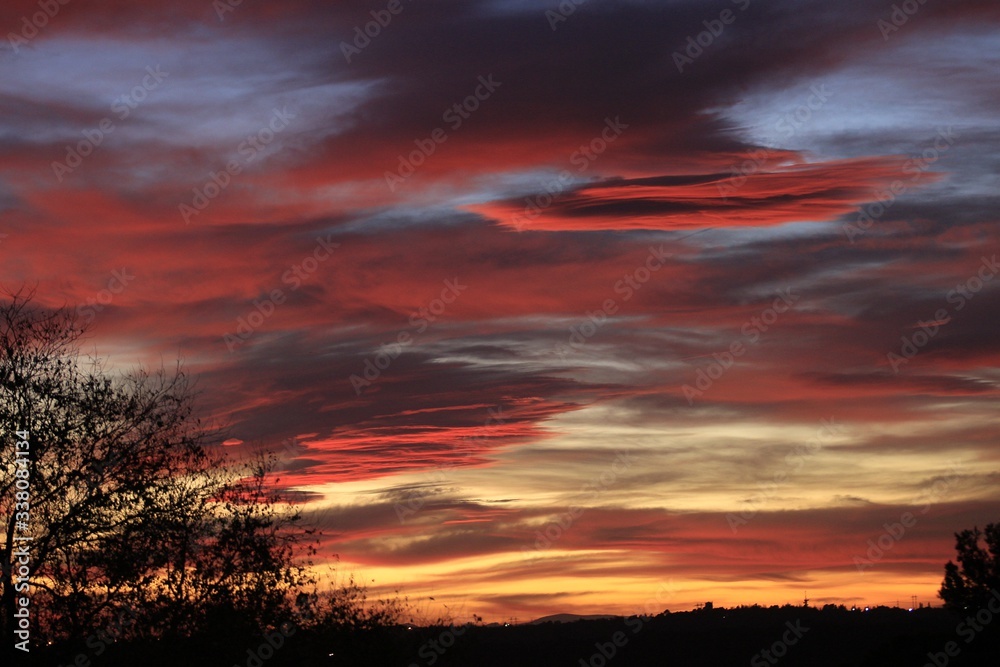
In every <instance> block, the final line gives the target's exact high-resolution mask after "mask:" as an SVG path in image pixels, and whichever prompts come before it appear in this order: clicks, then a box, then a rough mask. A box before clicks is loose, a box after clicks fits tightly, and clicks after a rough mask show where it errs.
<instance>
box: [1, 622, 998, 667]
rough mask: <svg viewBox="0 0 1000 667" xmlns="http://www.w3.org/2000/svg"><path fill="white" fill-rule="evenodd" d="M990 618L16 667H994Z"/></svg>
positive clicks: (539, 631)
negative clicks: (738, 666)
mask: <svg viewBox="0 0 1000 667" xmlns="http://www.w3.org/2000/svg"><path fill="white" fill-rule="evenodd" d="M987 613H990V612H988V611H987ZM992 616H993V615H992V614H991V613H990V618H986V615H985V614H982V613H981V615H980V618H979V620H978V621H977V620H976V619H975V617H974V616H973V618H972V619H971V622H970V620H969V619H968V618H966V617H963V616H960V615H956V614H952V613H950V612H946V611H944V610H942V609H918V610H915V611H913V612H908V611H906V610H901V609H882V608H880V609H873V610H872V611H869V612H861V611H853V612H852V611H848V610H837V609H827V610H822V611H821V610H817V609H812V608H803V607H784V608H781V609H777V608H772V609H760V608H744V609H728V610H727V609H714V610H709V611H697V612H686V613H674V614H666V615H661V616H657V617H655V618H649V617H647V618H638V617H632V618H625V619H607V620H598V621H578V622H575V623H562V624H557V623H546V624H542V625H519V626H512V627H495V626H494V627H481V626H467V627H455V628H446V627H437V628H413V629H407V628H406V627H393V628H387V629H384V630H382V631H378V632H373V633H369V634H364V635H353V636H327V637H319V636H315V635H310V634H307V633H306V632H304V631H300V632H294V631H293V632H292V634H291V635H289V636H286V637H281V636H280V635H272V637H271V644H272V645H277V648H272V646H270V645H268V642H267V641H266V640H265V638H263V637H256V638H241V637H236V636H217V637H208V638H205V639H203V640H198V641H188V642H184V643H170V644H166V643H164V644H162V645H157V646H154V647H150V646H123V645H120V644H115V645H111V646H108V647H107V648H105V649H104V650H102V651H101V652H100V654H99V655H96V654H95V653H96V651H95V650H94V648H93V646H96V645H97V644H96V643H95V642H93V641H92V642H91V644H92V647H91V648H88V647H87V646H86V645H85V644H84V643H81V644H80V645H78V646H76V647H72V648H70V647H67V648H64V649H63V650H60V651H58V652H57V653H56V652H52V651H51V649H50V652H49V653H48V654H39V653H38V652H33V655H32V660H31V661H30V662H24V661H18V662H23V664H38V665H46V666H47V667H57V666H59V665H67V666H68V665H75V666H78V667H112V666H113V667H118V666H119V665H128V666H130V667H131V666H133V665H137V666H139V667H159V666H161V665H162V666H167V665H169V666H170V667H177V666H179V665H194V666H200V665H211V666H213V667H235V666H238V667H279V666H284V665H295V666H301V667H311V666H313V665H323V666H326V667H339V666H343V665H359V666H372V667H381V666H383V665H384V666H386V667H425V666H426V667H431V666H436V667H448V666H452V665H461V666H466V667H490V666H493V665H496V666H501V665H502V666H504V667H522V666H523V667H531V666H534V665H538V666H544V667H559V666H561V665H565V666H566V667H588V666H589V667H618V666H619V665H620V666H621V667H626V666H628V667H631V666H636V667H641V666H645V665H655V666H656V667H663V666H672V665H685V666H687V665H693V666H700V665H725V666H728V665H750V666H751V667H763V666H767V665H779V664H780V665H782V666H783V667H784V666H787V667H792V666H793V665H808V666H811V667H822V666H831V667H832V666H837V667H861V666H866V667H867V666H872V667H883V666H894V665H907V666H912V667H923V666H924V665H930V666H931V667H944V666H945V665H957V666H968V665H977V666H979V665H981V666H983V667H997V666H1000V618H997V619H995V620H994V619H993V618H992ZM765 651H766V653H765ZM949 652H950V653H951V655H949ZM331 654H332V655H331ZM80 655H83V656H84V657H83V658H81V657H80ZM15 664H17V663H15Z"/></svg>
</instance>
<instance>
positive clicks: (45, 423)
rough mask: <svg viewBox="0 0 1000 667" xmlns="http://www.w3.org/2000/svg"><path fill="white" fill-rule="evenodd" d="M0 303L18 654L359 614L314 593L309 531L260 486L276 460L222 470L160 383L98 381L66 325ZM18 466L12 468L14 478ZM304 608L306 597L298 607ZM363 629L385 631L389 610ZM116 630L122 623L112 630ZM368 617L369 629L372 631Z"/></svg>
mask: <svg viewBox="0 0 1000 667" xmlns="http://www.w3.org/2000/svg"><path fill="white" fill-rule="evenodd" d="M7 297H8V299H7V300H5V301H4V302H2V303H0V448H2V450H0V451H2V456H0V521H2V524H3V532H2V533H0V629H2V633H0V634H2V637H3V641H4V643H5V645H6V646H7V647H11V646H13V644H14V641H15V639H14V638H15V632H14V631H15V629H16V619H15V617H14V613H15V610H16V606H15V597H16V595H15V593H17V596H20V595H22V593H20V592H16V591H15V584H16V574H15V573H16V572H17V568H18V564H17V560H18V555H17V554H16V552H15V550H16V548H17V546H16V542H15V540H14V536H15V533H16V534H18V535H25V534H28V535H30V536H31V537H32V541H31V543H30V545H31V546H30V564H29V569H30V579H31V584H32V587H31V598H30V600H31V602H30V609H31V612H32V616H31V643H32V645H44V644H46V643H48V642H63V641H77V642H79V641H80V640H81V639H82V638H84V637H87V636H88V635H90V634H92V633H93V632H94V631H95V630H98V629H102V628H108V627H115V628H116V629H117V631H118V635H117V638H119V639H125V640H142V641H146V640H158V639H171V638H176V637H192V636H195V635H199V634H200V635H202V636H205V635H211V634H214V635H216V636H220V637H230V638H233V639H234V640H236V641H238V640H237V639H236V638H237V637H240V636H241V635H242V636H250V635H254V634H258V633H260V632H262V631H266V630H272V629H274V628H277V627H279V626H280V625H281V624H283V623H288V622H293V623H295V624H296V625H300V626H301V625H310V626H314V627H323V626H325V625H329V624H331V623H335V622H336V621H337V620H338V619H340V618H348V619H350V618H352V615H359V614H362V613H363V611H362V609H361V606H360V604H361V602H363V601H364V591H363V590H362V589H359V588H357V587H348V588H347V589H345V590H342V591H332V592H327V593H325V597H324V594H323V593H320V592H319V591H318V589H317V586H316V585H317V580H316V578H315V577H314V576H313V575H312V574H311V569H310V567H311V565H312V563H311V562H310V558H311V557H312V556H313V555H314V554H315V553H316V542H317V538H318V534H317V533H316V532H315V531H311V530H302V529H299V528H297V522H298V520H299V518H300V516H299V513H298V511H296V510H295V509H294V506H291V505H289V504H287V503H284V502H282V500H283V499H282V498H281V497H280V496H279V494H278V492H277V491H275V488H277V482H278V480H276V479H272V476H271V474H270V473H271V472H272V471H273V469H274V467H275V461H276V458H275V457H274V456H273V455H267V454H258V455H256V456H255V457H253V458H251V459H250V460H249V461H242V462H240V461H234V460H231V459H229V458H227V457H225V456H223V455H222V454H221V451H222V448H221V447H220V446H219V443H221V441H222V439H223V436H222V434H221V433H219V432H218V431H216V430H213V429H210V428H208V427H206V426H205V425H204V424H203V423H202V422H201V421H200V420H199V419H197V418H196V417H195V411H194V408H195V405H194V399H195V393H194V391H193V389H192V383H191V381H190V379H189V377H188V376H187V375H186V374H185V373H184V372H183V371H182V370H181V368H180V367H179V366H178V367H177V369H175V370H174V371H173V372H167V371H165V370H161V371H158V372H154V373H149V372H146V371H144V370H138V371H133V372H128V373H118V374H111V373H108V372H106V371H105V365H104V364H103V363H102V362H101V361H100V360H99V359H93V358H88V359H84V358H81V355H80V345H81V341H82V337H83V335H84V333H85V330H84V327H83V326H81V325H80V324H79V320H78V318H77V317H76V316H75V313H73V312H72V311H70V310H68V309H65V308H63V309H46V308H42V307H39V306H37V305H36V304H35V303H34V302H33V299H34V293H33V291H32V290H27V289H25V288H22V289H21V290H19V291H17V292H13V293H8V294H7ZM18 431H21V432H23V431H28V433H29V434H30V435H29V442H30V459H29V461H30V462H29V472H30V520H29V522H28V525H27V526H18V525H17V521H16V520H15V517H16V511H15V510H16V502H15V497H16V496H15V490H16V482H17V478H16V473H17V464H16V461H15V455H14V444H15V441H16V439H15V433H16V432H18ZM22 467H23V466H22ZM303 596H304V597H303ZM384 609H385V610H386V611H385V613H383V614H381V615H379V614H376V615H375V616H374V617H371V618H369V617H363V618H366V619H368V620H372V618H373V619H374V621H377V622H386V623H387V622H390V621H391V620H392V618H393V613H394V612H395V609H396V607H393V606H392V605H390V606H388V607H386V608H384ZM123 618H126V619H127V621H128V622H126V623H123V622H122V621H121V619H123ZM374 621H373V622H374Z"/></svg>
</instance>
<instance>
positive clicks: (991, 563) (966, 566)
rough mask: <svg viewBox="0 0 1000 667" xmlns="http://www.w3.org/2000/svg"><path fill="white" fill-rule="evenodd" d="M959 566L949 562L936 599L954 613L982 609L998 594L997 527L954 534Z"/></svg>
mask: <svg viewBox="0 0 1000 667" xmlns="http://www.w3.org/2000/svg"><path fill="white" fill-rule="evenodd" d="M955 551H956V552H958V564H955V563H954V562H953V561H948V563H947V565H945V566H944V581H943V582H942V584H941V590H940V591H939V592H938V595H939V596H940V597H941V599H942V600H944V603H945V607H948V608H949V609H954V610H963V609H977V608H980V607H982V606H983V605H984V604H986V602H987V601H988V600H989V599H990V597H991V596H992V593H993V591H997V590H1000V523H991V524H989V525H987V526H986V529H985V530H983V531H980V530H979V527H978V526H976V527H973V528H972V529H971V530H963V531H961V532H959V533H955Z"/></svg>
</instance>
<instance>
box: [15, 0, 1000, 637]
mask: <svg viewBox="0 0 1000 667" xmlns="http://www.w3.org/2000/svg"><path fill="white" fill-rule="evenodd" d="M576 1H577V3H579V4H578V5H577V4H574V3H573V2H571V1H570V0H565V1H564V2H563V3H562V4H561V5H559V4H557V2H555V0H553V1H551V2H529V1H525V0H463V1H461V2H458V1H451V0H439V1H434V2H430V1H427V2H420V1H416V2H412V1H409V0H401V1H399V2H396V1H389V0H364V1H362V2H356V1H354V0H349V1H341V0H338V1H336V2H333V1H331V2H319V1H307V0H292V1H289V2H264V1H262V0H242V2H239V1H238V0H228V2H227V0H217V1H216V2H214V3H213V2H211V1H210V0H196V1H192V0H181V1H178V2H171V3H149V4H146V3H143V4H140V3H136V2H102V3H95V2H88V1H87V0H68V1H66V2H65V4H60V0H48V1H46V0H43V1H42V2H38V1H37V0H33V1H23V0H9V1H7V2H4V3H3V5H2V7H0V33H2V34H3V35H6V37H5V38H4V39H3V41H2V44H0V49H2V50H0V106H2V114H0V150H2V153H3V160H2V162H0V258H2V262H0V284H2V285H3V286H5V287H8V288H12V287H16V286H18V285H19V284H21V283H22V282H24V281H29V282H30V283H31V284H37V288H38V297H37V298H38V300H39V301H41V302H42V303H45V304H47V305H52V306H61V305H67V306H69V307H70V308H73V309H76V310H77V311H78V312H79V314H80V316H81V318H82V319H83V321H85V322H89V323H90V325H91V330H90V334H89V335H88V338H87V342H86V350H87V351H88V352H94V351H96V353H97V354H99V355H101V356H107V357H109V358H110V360H111V366H112V367H114V368H122V369H124V368H129V367H133V366H135V365H136V364H140V363H141V364H146V365H149V366H153V367H158V366H160V365H161V364H163V365H166V366H172V365H173V364H174V363H175V362H176V360H177V359H180V360H181V361H182V362H183V365H184V367H185V369H186V370H187V371H189V372H190V373H192V374H193V375H194V376H196V377H197V378H198V388H199V390H200V391H201V392H202V394H201V405H202V407H203V409H204V413H205V415H206V416H207V417H208V419H209V421H210V422H211V423H214V424H218V425H220V426H225V427H227V428H228V437H229V440H228V441H227V444H226V447H227V450H228V451H230V452H232V453H234V454H236V455H240V454H242V453H246V452H249V451H251V450H252V449H255V448H260V447H265V448H270V449H274V450H276V451H278V452H279V456H280V468H281V469H282V471H283V472H282V480H281V484H282V485H283V486H286V487H287V488H288V489H290V490H292V491H294V492H295V497H296V498H297V499H299V500H301V501H303V502H304V503H305V504H304V505H303V507H304V508H305V510H306V512H307V515H308V518H309V520H310V521H311V522H313V523H314V524H318V525H320V526H321V527H322V528H323V529H324V531H325V532H326V537H325V538H324V543H323V551H322V553H323V557H324V558H328V559H330V558H333V554H339V557H340V563H339V566H338V568H339V571H340V572H341V573H342V575H343V576H346V575H347V574H348V573H350V572H354V573H356V574H357V575H358V577H359V579H362V580H363V581H365V582H367V583H368V584H369V586H370V587H371V588H372V589H373V591H374V592H375V593H381V592H385V591H392V590H396V589H399V590H400V591H401V593H402V594H405V595H408V596H409V597H410V600H411V601H413V602H414V603H415V605H416V607H417V608H418V611H420V612H421V613H426V614H428V615H435V614H438V613H450V614H452V615H453V616H454V617H455V618H456V619H465V618H468V617H470V616H471V614H473V613H476V614H479V615H482V616H484V617H485V618H486V619H487V620H501V619H506V618H508V617H517V618H519V619H521V620H524V619H528V618H533V617H537V616H542V615H545V614H549V613H556V612H574V613H600V612H609V613H635V612H637V611H643V610H647V611H648V610H655V611H659V610H662V609H663V608H665V607H669V608H670V609H672V610H682V609H691V608H693V607H694V606H695V605H696V604H697V603H701V602H705V601H708V600H712V601H713V602H714V603H715V604H716V605H717V606H718V605H725V606H730V605H737V604H753V603H755V602H756V603H762V604H772V603H777V604H784V603H786V602H791V603H800V602H801V600H802V598H803V595H804V592H805V591H808V596H809V598H810V599H811V601H812V603H813V604H824V603H827V602H833V603H844V604H847V605H851V604H879V603H882V604H895V602H896V600H899V601H900V604H909V601H910V596H911V595H916V596H918V599H919V600H921V601H923V602H925V603H926V602H935V603H940V601H938V600H935V594H936V591H937V589H938V587H939V585H940V582H941V579H942V576H943V564H944V562H945V561H946V560H948V558H949V557H951V556H952V555H953V553H954V551H953V546H954V544H953V542H954V540H953V536H952V533H953V532H955V531H957V530H960V529H963V528H970V527H972V526H973V525H974V524H979V525H980V526H982V525H983V524H985V523H986V522H988V521H991V520H992V521H995V520H1000V504H998V501H1000V485H998V482H1000V448H998V444H1000V443H998V425H1000V419H998V410H997V407H998V399H1000V368H998V367H1000V338H998V333H1000V315H998V312H1000V279H997V274H998V273H1000V264H998V263H997V260H998V255H1000V196H998V186H1000V178H998V173H1000V151H998V147H1000V116H998V114H997V109H998V108H1000V78H998V74H1000V4H998V3H997V2H995V0H949V1H945V0H926V1H925V2H919V1H918V0H907V2H904V3H897V4H896V5H893V3H891V2H888V1H886V2H872V1H863V2H862V1H860V0H847V1H843V2H829V1H827V0H823V1H820V0H798V1H793V0H766V1H765V0H733V1H730V0H718V1H712V2H707V1H696V0H688V1H662V2H653V1H643V0H617V1H612V0H587V1H582V0H576ZM46 12H48V13H46ZM366 31H367V33H368V34H365V33H366ZM869 540H870V541H871V542H869ZM872 544H874V545H875V547H874V548H873V547H872V546H871V545H872ZM879 547H881V548H879ZM430 597H433V598H434V600H430V599H429V598H430Z"/></svg>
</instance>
